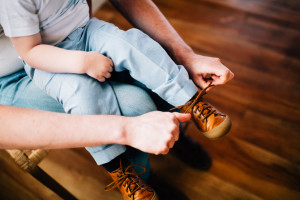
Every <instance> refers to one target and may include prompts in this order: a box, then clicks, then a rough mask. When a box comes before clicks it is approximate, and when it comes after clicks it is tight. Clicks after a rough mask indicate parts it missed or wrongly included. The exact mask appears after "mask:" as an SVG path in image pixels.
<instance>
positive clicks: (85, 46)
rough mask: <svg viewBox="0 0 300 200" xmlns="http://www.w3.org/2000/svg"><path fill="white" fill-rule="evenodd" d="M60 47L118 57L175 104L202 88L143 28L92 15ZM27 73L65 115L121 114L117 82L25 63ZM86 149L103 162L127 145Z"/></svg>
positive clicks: (121, 67) (121, 66) (122, 67)
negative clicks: (120, 26) (125, 26)
mask: <svg viewBox="0 0 300 200" xmlns="http://www.w3.org/2000/svg"><path fill="white" fill-rule="evenodd" d="M57 46H58V47H60V48H64V49H69V50H81V51H98V52H100V53H102V54H103V55H105V56H107V57H108V58H111V59H112V60H113V63H114V70H115V71H116V72H124V71H128V72H129V74H130V76H131V77H132V78H134V79H135V80H136V81H138V82H140V83H142V84H143V85H144V86H145V87H146V88H148V89H150V90H152V91H153V92H154V93H156V94H158V95H159V96H160V97H161V98H162V99H164V100H165V101H167V102H168V103H170V104H172V105H174V106H178V105H182V104H184V103H186V102H187V101H188V100H190V99H191V98H192V97H193V96H194V94H195V93H196V92H197V90H198V89H197V87H196V86H195V84H194V83H193V82H192V81H191V80H190V79H189V76H188V73H187V71H186V70H185V68H184V67H183V66H181V65H176V64H175V63H174V62H173V61H172V59H171V58H170V57H169V56H168V54H167V53H166V52H165V51H164V49H163V48H162V47H161V46H160V45H159V44H158V43H157V42H155V41H154V40H152V39H151V38H150V37H149V36H147V35H146V34H144V33H143V32H141V31H139V30H138V29H130V30H128V31H122V30H120V29H118V28H117V27H116V26H114V25H113V24H110V23H107V22H104V21H101V20H98V19H95V18H93V19H91V20H90V21H89V22H88V23H87V25H86V26H85V27H83V28H79V29H77V30H75V31H74V32H73V33H71V34H70V35H69V36H68V37H67V38H66V39H65V40H64V41H62V42H61V43H59V44H58V45H57ZM25 71H26V72H27V74H28V75H29V77H30V78H31V79H32V80H33V82H34V83H35V84H36V85H37V86H38V87H39V88H40V89H42V90H43V91H45V92H46V93H47V94H48V95H50V96H51V97H53V98H54V99H56V101H58V102H59V103H60V104H61V105H62V106H63V108H64V110H65V112H66V113H71V114H80V115H84V114H113V115H121V114H122V111H121V109H120V108H121V106H120V98H117V95H116V89H115V87H114V86H113V85H114V84H115V83H112V82H110V81H106V82H99V81H97V80H95V79H93V78H91V77H89V76H88V75H86V74H70V73H68V74H64V73H50V72H46V71H41V70H37V69H33V68H31V67H30V66H28V65H26V63H25ZM132 87H133V86H132ZM123 91H124V93H125V90H124V89H123ZM129 91H130V90H128V92H127V91H126V101H129V99H132V98H134V99H137V95H136V94H132V93H130V92H129ZM130 101H131V100H130ZM132 101H133V100H132ZM141 103H143V102H142V101H141ZM146 104H148V103H146ZM142 106H144V105H142ZM132 110H135V108H133V109H132ZM147 110H148V109H147ZM148 111H150V110H148ZM136 114H137V113H136ZM86 149H87V150H88V151H89V152H90V153H91V155H92V156H93V157H94V159H95V160H96V162H97V164H99V165H101V164H104V163H107V162H109V161H110V160H112V159H113V158H115V157H116V156H118V155H120V154H121V153H123V152H124V151H125V150H126V147H125V146H123V145H118V144H110V145H102V146H96V147H86Z"/></svg>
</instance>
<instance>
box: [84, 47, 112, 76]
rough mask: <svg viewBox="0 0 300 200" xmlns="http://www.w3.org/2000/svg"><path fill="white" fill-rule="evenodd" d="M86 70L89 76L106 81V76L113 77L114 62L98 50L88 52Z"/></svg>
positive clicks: (85, 60)
mask: <svg viewBox="0 0 300 200" xmlns="http://www.w3.org/2000/svg"><path fill="white" fill-rule="evenodd" d="M83 66H84V72H85V73H86V74H88V75H89V76H91V77H93V78H95V79H97V80H98V81H100V82H104V81H105V79H106V78H110V77H111V74H110V73H111V72H112V71H113V66H114V63H113V61H112V60H111V59H109V58H107V57H106V56H104V55H102V54H101V53H99V52H97V51H90V52H86V56H85V59H84V63H83Z"/></svg>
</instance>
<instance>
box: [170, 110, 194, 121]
mask: <svg viewBox="0 0 300 200" xmlns="http://www.w3.org/2000/svg"><path fill="white" fill-rule="evenodd" d="M173 114H174V115H175V117H176V119H177V120H178V121H180V122H186V121H189V120H190V119H191V115H190V114H189V113H178V112H173Z"/></svg>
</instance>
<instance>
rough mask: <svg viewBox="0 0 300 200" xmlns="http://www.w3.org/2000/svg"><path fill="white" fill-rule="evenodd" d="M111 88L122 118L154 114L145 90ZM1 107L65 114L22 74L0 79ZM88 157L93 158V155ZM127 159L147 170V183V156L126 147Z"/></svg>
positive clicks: (121, 85)
mask: <svg viewBox="0 0 300 200" xmlns="http://www.w3.org/2000/svg"><path fill="white" fill-rule="evenodd" d="M110 85H111V87H112V89H113V90H114V93H115V95H116V99H117V100H118V105H119V108H120V112H121V114H122V115H124V116H137V115H142V114H145V113H147V112H150V111H154V110H156V107H155V105H154V103H153V101H152V99H151V98H150V97H149V95H148V94H147V93H146V92H145V91H144V90H142V89H140V88H138V87H136V86H132V85H129V84H124V83H117V82H110ZM0 104H2V105H9V106H17V107H26V108H33V109H40V110H47V111H52V112H64V109H63V107H62V105H61V104H60V103H58V102H57V101H56V100H54V99H53V98H51V97H50V96H48V95H47V94H46V93H45V92H43V91H42V90H41V89H39V88H38V87H37V86H36V85H35V84H34V83H33V82H32V81H31V79H30V78H29V77H28V76H27V74H26V73H25V71H24V70H21V71H19V72H16V73H14V74H12V75H9V76H6V77H2V78H0ZM108 134H109V133H108ZM91 154H92V156H93V153H91ZM126 155H127V157H128V159H129V160H130V161H131V163H137V164H140V165H142V166H145V167H146V169H147V171H146V173H145V174H144V175H143V176H142V178H143V179H144V180H147V178H148V176H149V172H150V166H149V159H148V154H147V153H144V152H141V151H139V150H137V149H134V148H131V147H127V151H126ZM94 158H95V160H96V162H97V160H98V159H99V160H101V158H100V157H98V155H97V153H95V155H94ZM137 170H138V169H137Z"/></svg>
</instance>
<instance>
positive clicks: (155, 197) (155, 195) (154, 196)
mask: <svg viewBox="0 0 300 200" xmlns="http://www.w3.org/2000/svg"><path fill="white" fill-rule="evenodd" d="M151 200H159V199H158V196H157V194H156V192H154V195H153V197H152V199H151Z"/></svg>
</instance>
